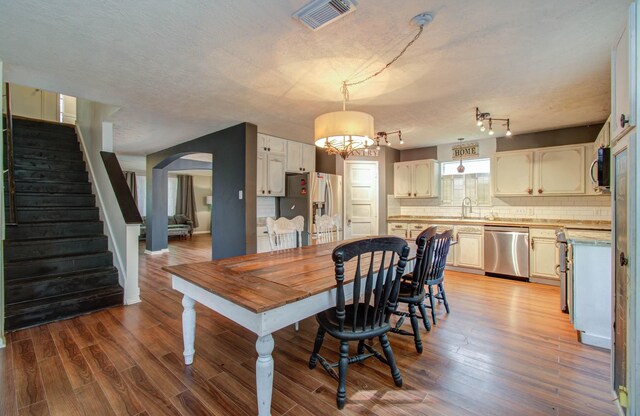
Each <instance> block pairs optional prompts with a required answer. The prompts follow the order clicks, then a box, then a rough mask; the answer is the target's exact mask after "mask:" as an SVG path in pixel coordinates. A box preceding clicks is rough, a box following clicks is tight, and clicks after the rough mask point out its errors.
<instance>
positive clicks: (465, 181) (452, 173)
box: [440, 159, 491, 206]
mask: <svg viewBox="0 0 640 416" xmlns="http://www.w3.org/2000/svg"><path fill="white" fill-rule="evenodd" d="M462 164H463V165H464V167H465V170H464V173H459V172H458V166H460V161H455V162H443V163H442V164H441V165H440V167H441V169H442V172H441V178H442V179H441V180H442V205H454V206H457V205H461V204H462V200H463V199H464V198H466V197H469V198H471V201H473V204H474V205H476V204H477V205H491V191H490V184H489V178H490V170H491V169H490V165H491V161H490V160H489V159H473V160H467V161H463V162H462Z"/></svg>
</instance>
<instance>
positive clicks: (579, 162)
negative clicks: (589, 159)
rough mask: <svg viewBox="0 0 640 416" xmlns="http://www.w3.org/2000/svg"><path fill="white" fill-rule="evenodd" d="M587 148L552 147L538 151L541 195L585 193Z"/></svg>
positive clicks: (539, 192)
mask: <svg viewBox="0 0 640 416" xmlns="http://www.w3.org/2000/svg"><path fill="white" fill-rule="evenodd" d="M584 150H585V147H584V146H568V147H564V146H562V147H550V148H548V149H541V150H538V151H536V159H537V160H536V165H537V167H538V187H537V188H536V193H538V194H539V195H568V194H584V193H585V169H586V168H585V151H584Z"/></svg>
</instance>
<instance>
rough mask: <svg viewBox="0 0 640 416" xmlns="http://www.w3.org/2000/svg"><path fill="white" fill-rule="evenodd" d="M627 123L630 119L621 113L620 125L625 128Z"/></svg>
mask: <svg viewBox="0 0 640 416" xmlns="http://www.w3.org/2000/svg"><path fill="white" fill-rule="evenodd" d="M627 124H629V119H628V118H627V117H626V116H625V115H624V114H620V127H621V128H624V126H626V125H627Z"/></svg>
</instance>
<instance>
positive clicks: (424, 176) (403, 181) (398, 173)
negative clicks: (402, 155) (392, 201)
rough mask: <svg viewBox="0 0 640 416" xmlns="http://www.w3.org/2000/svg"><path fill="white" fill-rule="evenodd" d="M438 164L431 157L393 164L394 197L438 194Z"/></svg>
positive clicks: (435, 195)
mask: <svg viewBox="0 0 640 416" xmlns="http://www.w3.org/2000/svg"><path fill="white" fill-rule="evenodd" d="M439 189H440V164H439V163H438V162H437V161H435V160H432V159H428V160H415V161H411V162H398V163H394V164H393V194H394V196H395V197H396V198H432V197H437V196H438V195H439V192H438V190H439Z"/></svg>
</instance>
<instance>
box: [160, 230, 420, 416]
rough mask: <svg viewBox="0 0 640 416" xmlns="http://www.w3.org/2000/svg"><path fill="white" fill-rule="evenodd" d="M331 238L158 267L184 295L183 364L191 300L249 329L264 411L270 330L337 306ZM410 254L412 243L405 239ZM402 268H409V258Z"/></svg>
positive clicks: (348, 275) (190, 351)
mask: <svg viewBox="0 0 640 416" xmlns="http://www.w3.org/2000/svg"><path fill="white" fill-rule="evenodd" d="M340 243H343V242H335V243H328V244H320V245H313V246H307V247H302V248H297V249H290V250H282V251H278V252H269V253H259V254H248V255H244V256H237V257H231V258H226V259H221V260H214V261H206V262H200V263H192V264H182V265H177V266H168V267H163V269H164V270H166V271H167V272H169V273H171V275H172V287H173V289H175V290H177V291H178V292H180V293H182V294H183V295H184V297H183V300H182V306H183V307H184V311H183V314H182V326H183V328H182V332H183V340H184V358H185V364H187V365H189V364H191V363H193V357H194V354H195V348H194V345H195V328H196V313H195V309H194V307H195V302H198V303H200V304H202V305H204V306H206V307H208V308H209V309H212V310H214V311H216V312H218V313H220V314H221V315H223V316H225V317H227V318H229V319H231V320H232V321H234V322H236V323H238V324H239V325H242V326H243V327H245V328H247V329H249V330H250V331H252V332H254V333H255V334H256V335H257V336H258V340H257V342H256V351H257V352H258V359H257V361H256V391H257V398H258V409H259V414H260V415H269V414H270V409H271V393H272V389H273V373H274V361H273V357H272V356H271V353H272V351H273V348H274V341H273V336H272V335H271V334H272V333H273V332H275V331H277V330H279V329H281V328H284V327H286V326H288V325H293V324H294V323H295V322H299V321H301V320H303V319H305V318H308V317H310V316H312V315H315V314H317V313H319V312H322V311H325V310H327V309H330V308H332V307H334V306H335V305H336V292H337V290H336V287H337V284H336V280H335V268H334V263H333V261H332V259H331V253H332V252H333V249H334V248H335V247H336V246H337V245H338V244H340ZM409 246H410V248H411V252H410V254H409V258H414V257H415V253H416V245H415V243H413V242H409ZM405 269H406V270H412V269H413V264H412V262H408V263H407V267H406V268H405ZM354 270H355V262H348V263H346V264H345V272H344V274H345V279H344V283H345V296H347V300H350V298H349V296H350V294H351V292H352V290H351V287H352V285H353V278H354V276H353V274H354Z"/></svg>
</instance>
